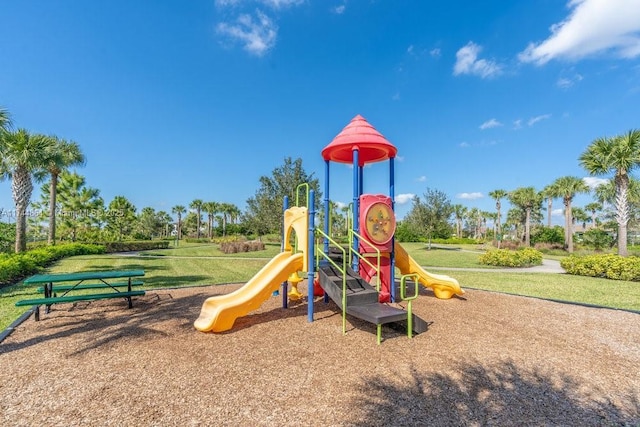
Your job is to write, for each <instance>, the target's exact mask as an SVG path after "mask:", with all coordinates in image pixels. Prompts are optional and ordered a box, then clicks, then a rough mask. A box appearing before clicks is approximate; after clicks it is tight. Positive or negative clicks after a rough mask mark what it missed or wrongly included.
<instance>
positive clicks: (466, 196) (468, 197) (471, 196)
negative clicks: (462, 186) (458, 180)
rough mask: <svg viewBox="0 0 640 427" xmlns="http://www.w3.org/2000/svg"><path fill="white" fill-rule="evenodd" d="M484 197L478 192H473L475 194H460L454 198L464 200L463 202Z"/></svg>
mask: <svg viewBox="0 0 640 427" xmlns="http://www.w3.org/2000/svg"><path fill="white" fill-rule="evenodd" d="M483 197H484V196H483V195H482V193H479V192H475V193H460V194H457V195H456V198H458V199H465V200H476V199H482V198H483Z"/></svg>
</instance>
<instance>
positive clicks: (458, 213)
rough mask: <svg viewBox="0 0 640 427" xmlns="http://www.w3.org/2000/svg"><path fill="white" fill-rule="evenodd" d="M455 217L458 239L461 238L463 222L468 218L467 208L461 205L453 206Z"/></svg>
mask: <svg viewBox="0 0 640 427" xmlns="http://www.w3.org/2000/svg"><path fill="white" fill-rule="evenodd" d="M453 216H454V217H455V220H456V237H457V238H461V237H462V221H463V220H464V218H465V217H466V216H467V207H466V206H463V205H460V204H456V205H453Z"/></svg>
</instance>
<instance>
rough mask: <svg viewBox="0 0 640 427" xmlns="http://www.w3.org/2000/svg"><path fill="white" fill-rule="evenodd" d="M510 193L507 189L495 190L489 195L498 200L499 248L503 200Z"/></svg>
mask: <svg viewBox="0 0 640 427" xmlns="http://www.w3.org/2000/svg"><path fill="white" fill-rule="evenodd" d="M508 195H509V193H507V192H506V191H505V190H501V189H498V190H493V191H490V192H489V197H491V198H492V199H493V200H495V201H496V223H497V227H496V230H497V235H496V239H497V240H498V249H499V248H500V241H501V240H502V226H501V225H500V219H501V218H500V209H501V208H502V203H501V200H502V199H504V198H505V197H507V196H508Z"/></svg>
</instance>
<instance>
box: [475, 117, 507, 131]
mask: <svg viewBox="0 0 640 427" xmlns="http://www.w3.org/2000/svg"><path fill="white" fill-rule="evenodd" d="M498 126H502V123H500V122H499V121H497V120H496V119H491V120H487V121H486V122H484V123H483V124H481V125H480V129H482V130H485V129H491V128H495V127H498Z"/></svg>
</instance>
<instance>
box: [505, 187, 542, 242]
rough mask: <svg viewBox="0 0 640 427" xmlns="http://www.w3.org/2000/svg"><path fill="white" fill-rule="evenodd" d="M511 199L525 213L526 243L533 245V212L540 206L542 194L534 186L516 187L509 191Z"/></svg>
mask: <svg viewBox="0 0 640 427" xmlns="http://www.w3.org/2000/svg"><path fill="white" fill-rule="evenodd" d="M508 197H509V201H510V202H511V204H513V205H516V206H517V207H518V208H520V209H521V210H522V211H524V213H525V221H524V244H525V245H526V246H527V247H529V246H531V212H532V211H533V209H534V208H538V209H539V208H540V204H541V203H542V195H541V194H540V193H538V192H537V191H536V189H535V188H533V187H521V188H516V189H515V190H513V191H512V192H510V193H509V196H508Z"/></svg>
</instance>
